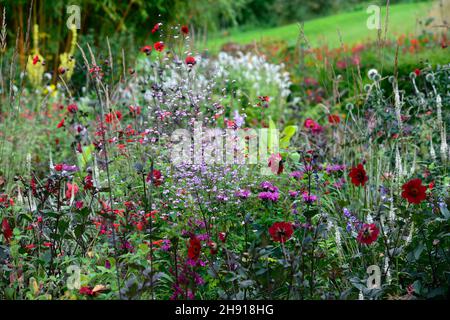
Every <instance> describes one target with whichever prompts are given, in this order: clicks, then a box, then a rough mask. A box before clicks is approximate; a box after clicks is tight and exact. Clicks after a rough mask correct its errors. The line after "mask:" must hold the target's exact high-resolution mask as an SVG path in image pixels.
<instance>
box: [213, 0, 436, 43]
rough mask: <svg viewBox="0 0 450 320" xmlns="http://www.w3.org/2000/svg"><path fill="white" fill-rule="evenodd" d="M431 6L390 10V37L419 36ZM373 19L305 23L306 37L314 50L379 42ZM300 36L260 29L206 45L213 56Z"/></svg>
mask: <svg viewBox="0 0 450 320" xmlns="http://www.w3.org/2000/svg"><path fill="white" fill-rule="evenodd" d="M431 7H432V2H420V3H408V4H397V5H392V6H390V7H389V18H388V20H389V22H388V37H389V36H393V35H399V34H402V33H412V34H414V33H416V32H419V28H418V26H417V20H418V19H419V18H424V17H425V15H426V13H427V11H428V10H429V9H431ZM381 13H382V18H381V23H382V31H383V34H384V25H385V18H386V8H385V7H383V8H382V10H381ZM369 16H370V14H368V13H367V12H366V10H365V9H360V10H357V11H352V12H346V13H341V14H337V15H333V16H328V17H324V18H318V19H314V20H310V21H306V22H305V26H304V32H305V36H306V38H307V39H308V41H309V42H310V45H311V46H313V47H315V46H319V45H321V44H327V45H328V46H329V47H337V46H340V43H341V39H342V41H343V42H344V43H347V44H354V43H358V42H362V41H364V40H373V39H376V37H377V33H378V31H377V30H376V29H374V30H369V29H368V28H367V26H366V25H367V19H368V17H369ZM298 35H299V24H298V23H294V24H290V25H286V26H281V27H276V28H269V29H257V30H251V31H245V32H242V31H239V30H231V31H230V32H229V34H228V35H226V36H225V35H224V34H218V35H215V36H212V37H211V38H210V39H209V40H208V42H207V48H208V49H209V50H210V51H211V52H217V51H218V50H219V49H220V47H221V46H222V45H223V44H225V43H227V42H234V43H239V44H249V43H252V42H254V41H258V42H259V41H264V40H284V41H287V42H288V44H289V45H293V44H295V42H296V41H297V38H298Z"/></svg>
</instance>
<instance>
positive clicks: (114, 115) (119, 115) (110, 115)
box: [105, 110, 122, 123]
mask: <svg viewBox="0 0 450 320" xmlns="http://www.w3.org/2000/svg"><path fill="white" fill-rule="evenodd" d="M116 119H117V120H118V121H120V120H122V112H120V111H119V110H117V111H116V112H110V113H107V114H106V115H105V122H106V123H112V122H114V121H115V120H116Z"/></svg>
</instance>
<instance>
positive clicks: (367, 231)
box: [356, 223, 380, 244]
mask: <svg viewBox="0 0 450 320" xmlns="http://www.w3.org/2000/svg"><path fill="white" fill-rule="evenodd" d="M379 233H380V230H379V229H378V228H377V226H376V225H375V223H371V224H367V223H365V224H364V225H363V226H362V228H361V229H360V230H359V233H358V237H357V238H356V240H358V242H359V243H363V244H371V243H373V242H375V241H376V240H377V239H378V234H379Z"/></svg>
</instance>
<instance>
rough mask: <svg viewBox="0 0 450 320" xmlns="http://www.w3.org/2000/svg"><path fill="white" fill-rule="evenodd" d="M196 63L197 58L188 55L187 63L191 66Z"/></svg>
mask: <svg viewBox="0 0 450 320" xmlns="http://www.w3.org/2000/svg"><path fill="white" fill-rule="evenodd" d="M196 63H197V61H196V60H195V58H194V57H192V56H187V57H186V64H187V65H188V66H189V67H192V66H194V65H195V64H196Z"/></svg>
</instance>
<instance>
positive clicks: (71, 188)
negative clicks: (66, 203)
mask: <svg viewBox="0 0 450 320" xmlns="http://www.w3.org/2000/svg"><path fill="white" fill-rule="evenodd" d="M78 190H79V188H78V186H77V184H76V183H70V182H67V190H66V199H67V200H70V199H71V198H72V194H73V196H74V197H75V196H76V195H77V193H78Z"/></svg>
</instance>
